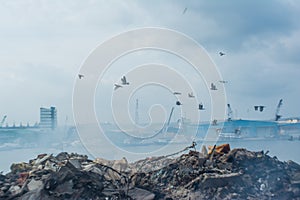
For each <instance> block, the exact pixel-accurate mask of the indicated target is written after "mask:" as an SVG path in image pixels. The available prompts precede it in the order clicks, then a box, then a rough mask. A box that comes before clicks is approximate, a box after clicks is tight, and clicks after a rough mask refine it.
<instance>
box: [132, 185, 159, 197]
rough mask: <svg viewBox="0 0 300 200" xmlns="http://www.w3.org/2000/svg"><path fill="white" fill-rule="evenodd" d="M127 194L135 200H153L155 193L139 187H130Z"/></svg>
mask: <svg viewBox="0 0 300 200" xmlns="http://www.w3.org/2000/svg"><path fill="white" fill-rule="evenodd" d="M128 195H129V196H130V197H131V198H132V199H135V200H153V199H155V194H153V193H152V192H149V191H147V190H144V189H141V188H137V187H135V188H132V189H130V190H129V193H128Z"/></svg>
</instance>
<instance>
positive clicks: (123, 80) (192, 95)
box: [78, 8, 263, 110]
mask: <svg viewBox="0 0 300 200" xmlns="http://www.w3.org/2000/svg"><path fill="white" fill-rule="evenodd" d="M186 10H187V8H185V10H184V13H185V12H186ZM184 13H183V14H184ZM219 55H220V56H224V55H225V53H223V52H219ZM78 78H79V79H83V78H84V75H83V74H78ZM219 82H220V83H224V84H225V83H228V81H224V80H221V81H219ZM126 85H129V82H128V81H127V79H126V76H123V77H122V78H121V83H115V84H114V90H117V89H119V88H123V86H126ZM210 89H211V90H218V89H217V87H216V85H215V84H214V83H211V85H210ZM173 94H174V95H181V92H173ZM188 97H189V98H195V95H194V94H193V92H190V93H188ZM176 105H177V106H180V105H182V103H181V102H180V101H176ZM198 109H199V110H205V108H204V105H203V104H202V103H200V104H199V105H198ZM262 109H263V108H262Z"/></svg>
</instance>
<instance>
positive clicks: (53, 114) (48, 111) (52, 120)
mask: <svg viewBox="0 0 300 200" xmlns="http://www.w3.org/2000/svg"><path fill="white" fill-rule="evenodd" d="M39 127H40V128H51V129H55V128H56V127H57V110H56V108H55V107H50V108H43V107H41V108H40V124H39Z"/></svg>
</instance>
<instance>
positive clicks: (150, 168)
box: [0, 145, 300, 200]
mask: <svg viewBox="0 0 300 200" xmlns="http://www.w3.org/2000/svg"><path fill="white" fill-rule="evenodd" d="M171 157H172V158H171ZM4 199H5V200H7V199H17V200H42V199H43V200H54V199H55V200H62V199H72V200H84V199H96V200H97V199H103V200H104V199H148V200H151V199H169V200H171V199H186V200H188V199H189V200H192V199H300V165H299V164H297V163H295V162H293V161H288V162H281V161H279V160H278V159H277V158H276V157H273V158H272V157H270V156H268V155H266V153H264V152H263V151H261V152H251V151H247V150H246V149H234V150H230V147H229V145H223V146H222V147H215V148H214V150H213V151H210V152H209V153H207V152H203V153H200V152H197V151H189V153H187V154H182V155H180V156H178V157H174V156H161V157H151V158H146V159H143V160H139V161H136V162H134V163H128V161H127V160H126V158H123V159H121V160H114V161H111V160H105V159H101V158H98V159H95V160H94V161H92V160H89V159H88V157H87V156H84V155H78V154H73V153H72V154H69V153H66V152H62V153H60V154H58V155H57V156H53V155H51V154H41V155H38V156H37V158H35V159H33V160H30V161H29V162H28V163H25V162H23V163H18V164H12V166H11V172H10V173H8V174H6V175H3V174H0V200H4Z"/></svg>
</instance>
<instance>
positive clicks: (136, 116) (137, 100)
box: [134, 99, 140, 125]
mask: <svg viewBox="0 0 300 200" xmlns="http://www.w3.org/2000/svg"><path fill="white" fill-rule="evenodd" d="M139 120H140V119H139V99H136V100H135V115H134V122H135V124H136V125H139V123H140V122H139Z"/></svg>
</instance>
